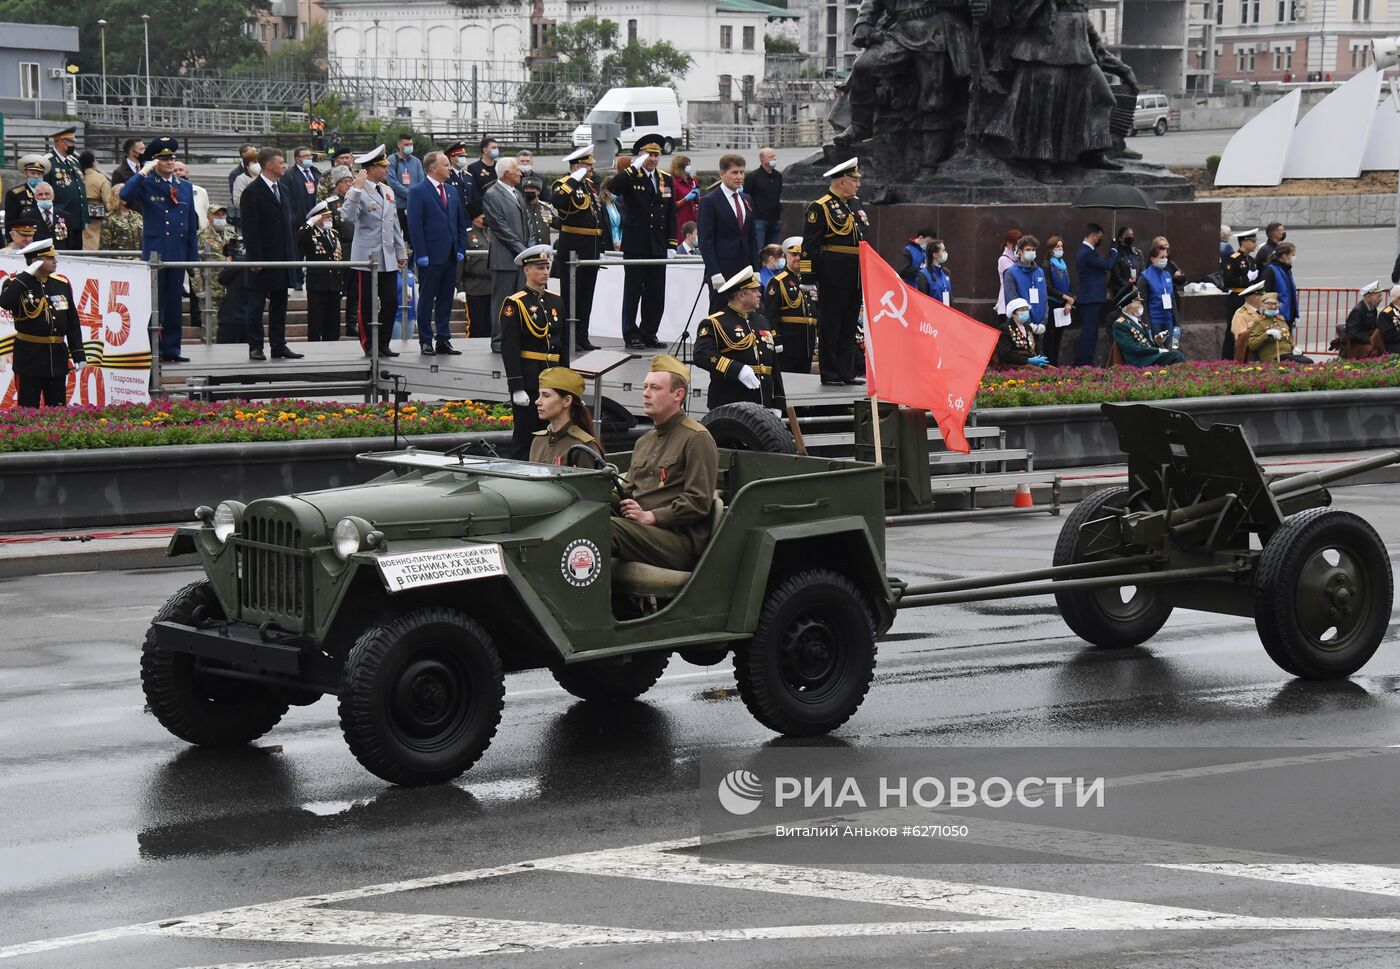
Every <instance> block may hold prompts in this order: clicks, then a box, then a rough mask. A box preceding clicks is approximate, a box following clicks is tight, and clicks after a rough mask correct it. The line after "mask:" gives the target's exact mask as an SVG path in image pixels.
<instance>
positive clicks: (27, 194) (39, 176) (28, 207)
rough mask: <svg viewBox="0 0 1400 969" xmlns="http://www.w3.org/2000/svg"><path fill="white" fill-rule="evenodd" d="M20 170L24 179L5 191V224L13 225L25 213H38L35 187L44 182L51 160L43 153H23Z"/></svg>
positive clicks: (31, 214)
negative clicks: (35, 202) (35, 201)
mask: <svg viewBox="0 0 1400 969" xmlns="http://www.w3.org/2000/svg"><path fill="white" fill-rule="evenodd" d="M19 170H20V172H21V173H23V175H24V181H23V182H22V183H20V184H19V185H16V186H15V187H14V188H12V189H10V190H9V191H8V192H6V193H5V224H6V225H12V224H13V223H14V221H15V219H18V218H21V217H23V216H25V215H30V216H33V215H37V214H38V212H39V207H38V206H37V205H35V204H34V189H35V188H37V187H38V186H40V185H42V184H43V183H44V173H45V172H47V171H48V170H49V160H48V159H47V158H45V157H44V156H43V155H21V156H20V159H19Z"/></svg>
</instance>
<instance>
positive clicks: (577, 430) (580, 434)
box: [568, 424, 593, 444]
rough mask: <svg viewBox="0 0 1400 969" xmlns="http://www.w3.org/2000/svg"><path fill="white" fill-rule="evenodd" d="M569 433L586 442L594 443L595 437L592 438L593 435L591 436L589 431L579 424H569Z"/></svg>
mask: <svg viewBox="0 0 1400 969" xmlns="http://www.w3.org/2000/svg"><path fill="white" fill-rule="evenodd" d="M568 433H569V436H570V437H572V438H577V439H578V440H580V441H582V442H583V443H584V444H592V443H593V438H592V436H590V435H589V433H588V432H587V431H585V430H584V429H583V428H581V427H579V426H578V425H577V424H570V425H569V428H568Z"/></svg>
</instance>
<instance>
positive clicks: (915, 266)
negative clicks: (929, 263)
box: [895, 229, 934, 286]
mask: <svg viewBox="0 0 1400 969" xmlns="http://www.w3.org/2000/svg"><path fill="white" fill-rule="evenodd" d="M933 236H934V231H933V230H932V229H920V230H919V231H917V232H915V233H914V234H913V235H912V236H910V237H909V241H908V242H906V243H905V244H904V248H903V249H901V250H899V265H898V266H896V267H895V272H896V273H898V274H899V278H900V279H902V280H904V281H905V282H906V283H908V284H909V285H910V286H913V285H914V279H915V277H917V276H918V275H919V270H920V269H923V268H924V260H925V259H927V258H928V254H927V253H926V252H925V251H924V249H925V247H926V246H927V245H928V241H929V240H930V239H932V238H933Z"/></svg>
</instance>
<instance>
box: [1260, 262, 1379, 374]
mask: <svg viewBox="0 0 1400 969" xmlns="http://www.w3.org/2000/svg"><path fill="white" fill-rule="evenodd" d="M1285 244H1287V243H1285ZM1280 295H1282V294H1280ZM1384 296H1385V289H1384V288H1383V287H1382V286H1381V284H1380V281H1379V280H1377V281H1376V282H1373V283H1367V284H1366V285H1365V286H1363V287H1361V299H1359V300H1357V302H1356V305H1355V306H1353V307H1352V308H1351V311H1350V312H1349V313H1347V319H1346V323H1344V324H1343V325H1342V332H1343V335H1344V337H1345V339H1346V347H1345V348H1344V351H1343V354H1342V355H1343V356H1344V357H1346V358H1347V359H1350V360H1355V359H1359V358H1361V357H1369V356H1372V355H1373V354H1374V353H1375V349H1374V348H1373V347H1372V345H1371V338H1372V336H1373V335H1374V334H1375V332H1376V326H1377V319H1378V317H1379V313H1378V312H1377V310H1378V309H1379V307H1380V305H1381V300H1382V299H1384Z"/></svg>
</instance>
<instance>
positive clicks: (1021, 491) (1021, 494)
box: [1011, 481, 1035, 508]
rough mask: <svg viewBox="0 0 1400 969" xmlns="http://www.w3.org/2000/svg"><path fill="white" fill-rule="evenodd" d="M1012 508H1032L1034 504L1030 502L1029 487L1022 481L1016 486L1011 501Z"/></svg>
mask: <svg viewBox="0 0 1400 969" xmlns="http://www.w3.org/2000/svg"><path fill="white" fill-rule="evenodd" d="M1011 507H1012V508H1034V507H1035V502H1034V501H1032V500H1031V486H1030V485H1029V484H1027V483H1026V482H1024V481H1022V482H1021V483H1020V484H1018V485H1017V486H1016V497H1015V498H1013V499H1011Z"/></svg>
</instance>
